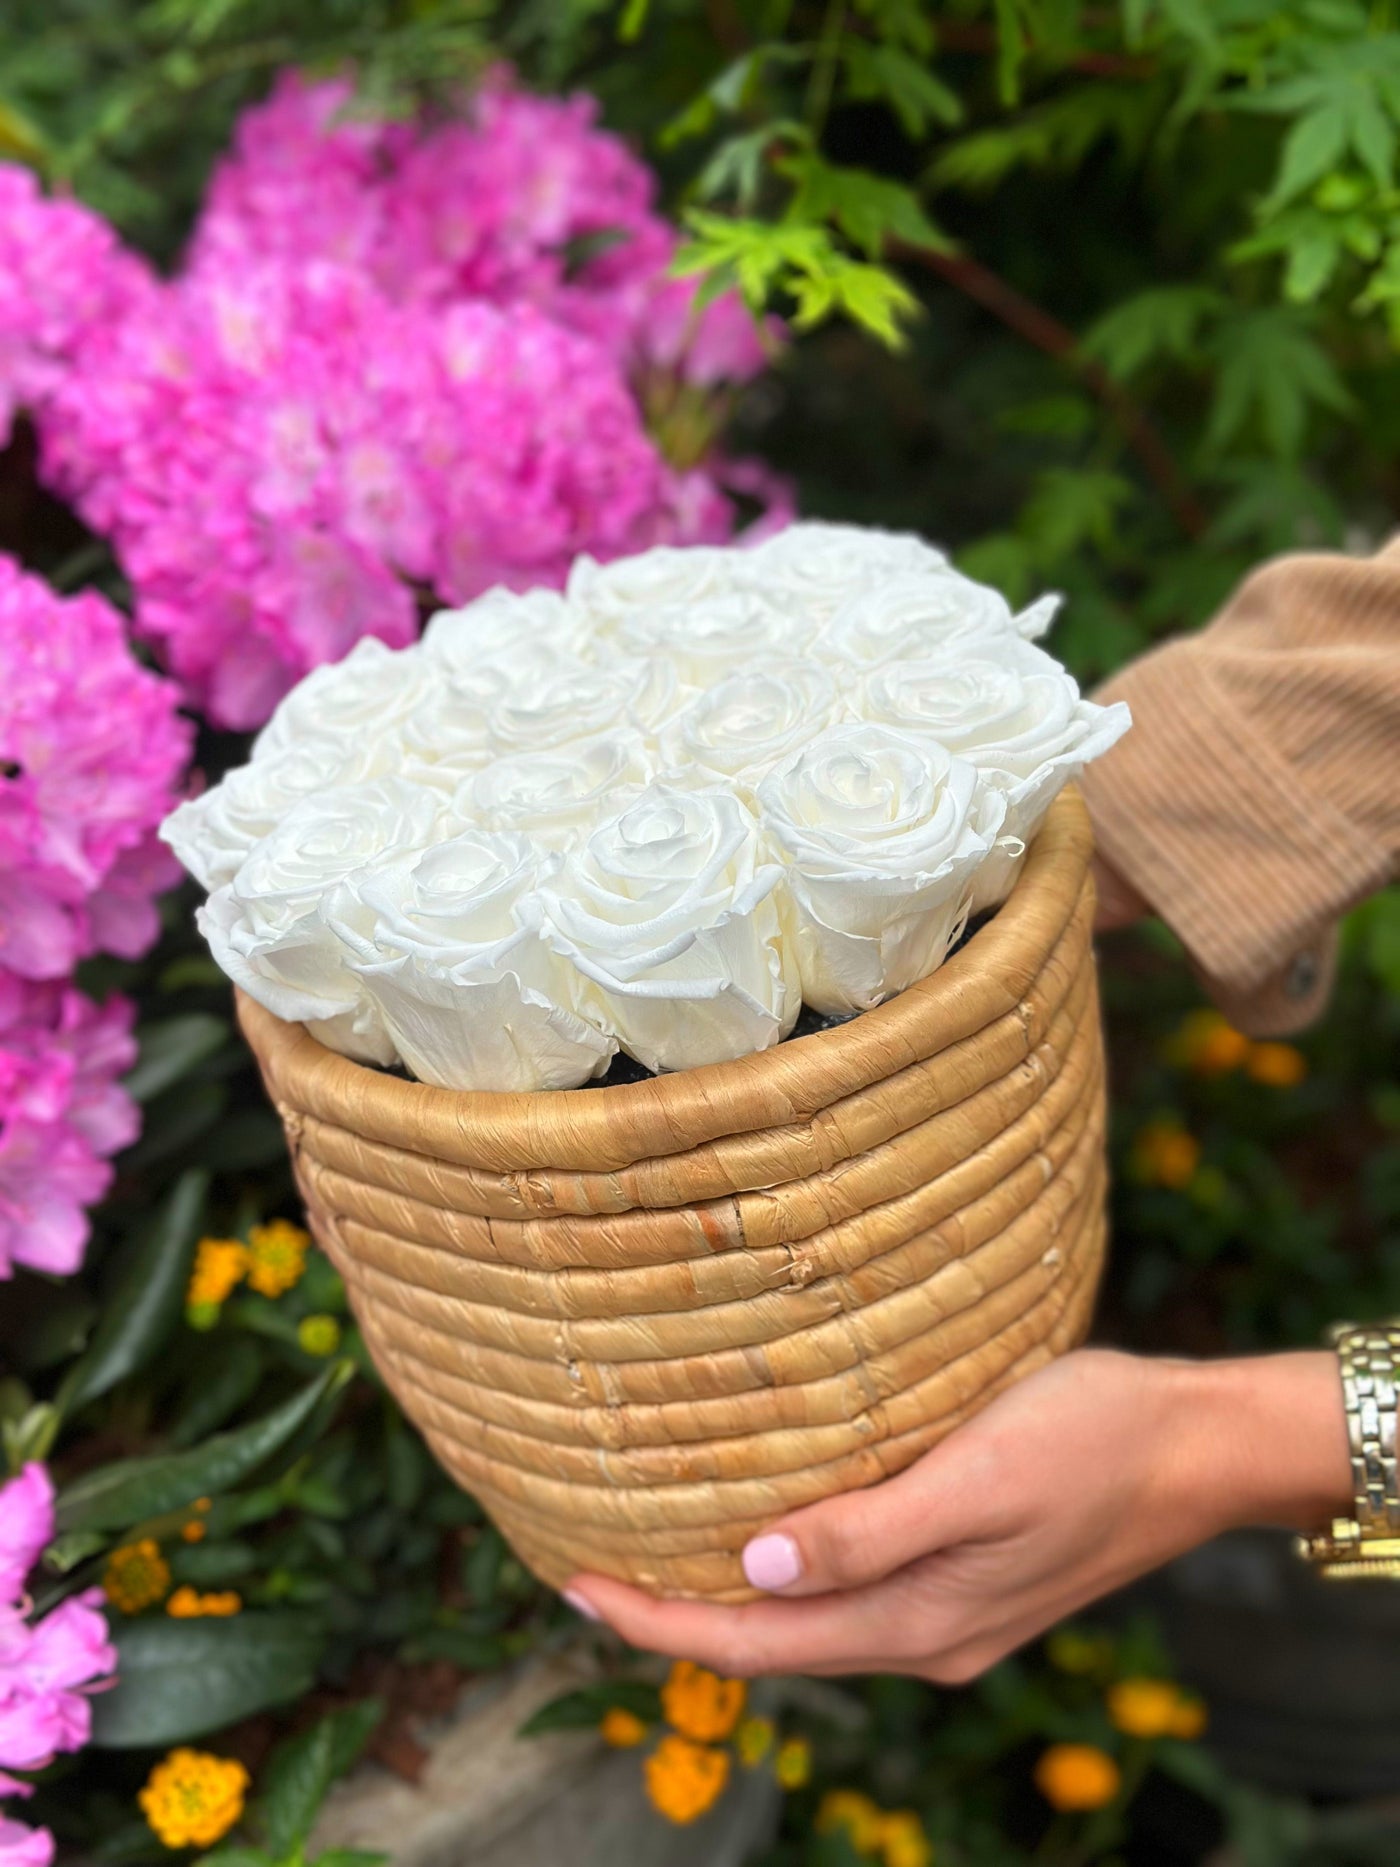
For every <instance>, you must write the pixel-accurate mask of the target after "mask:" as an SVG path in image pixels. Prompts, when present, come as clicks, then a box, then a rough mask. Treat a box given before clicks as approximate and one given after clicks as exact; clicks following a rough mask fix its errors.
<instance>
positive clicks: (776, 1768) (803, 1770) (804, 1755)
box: [773, 1737, 812, 1789]
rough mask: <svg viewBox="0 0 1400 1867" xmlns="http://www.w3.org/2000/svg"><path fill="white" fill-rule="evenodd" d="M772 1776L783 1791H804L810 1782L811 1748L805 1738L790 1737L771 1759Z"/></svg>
mask: <svg viewBox="0 0 1400 1867" xmlns="http://www.w3.org/2000/svg"><path fill="white" fill-rule="evenodd" d="M773 1774H774V1776H776V1777H777V1779H778V1782H779V1784H780V1786H781V1787H782V1788H784V1789H805V1788H806V1787H807V1785H808V1783H810V1782H811V1780H812V1746H811V1745H810V1744H809V1743H808V1742H807V1740H806V1738H805V1737H790V1738H789V1739H788V1740H787V1742H786V1743H785V1744H783V1745H781V1746H780V1747H779V1750H778V1754H777V1756H776V1757H774V1759H773Z"/></svg>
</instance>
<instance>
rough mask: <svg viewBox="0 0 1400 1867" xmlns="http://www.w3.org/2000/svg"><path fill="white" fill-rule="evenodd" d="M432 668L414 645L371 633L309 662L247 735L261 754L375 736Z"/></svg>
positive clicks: (419, 691) (408, 704)
mask: <svg viewBox="0 0 1400 1867" xmlns="http://www.w3.org/2000/svg"><path fill="white" fill-rule="evenodd" d="M433 679H434V676H433V671H432V669H431V668H430V667H429V665H428V663H427V662H426V661H425V660H424V658H423V655H422V652H421V650H420V649H418V648H416V647H415V648H398V649H394V648H386V647H385V646H384V644H383V642H381V641H380V640H379V639H378V638H377V637H376V636H373V635H367V636H364V637H362V639H361V640H360V641H358V642H356V644H355V646H354V647H353V648H352V649H351V650H350V653H349V654H348V655H347V656H346V657H345V659H344V660H343V661H335V662H331V663H329V664H328V665H327V666H326V667H323V668H313V669H312V671H311V673H310V674H308V675H307V676H306V677H305V678H304V679H303V680H301V681H298V683H297V685H296V686H295V687H294V688H293V689H292V691H291V692H290V693H289V694H288V695H287V696H286V697H285V698H284V699H283V700H281V701H279V703H278V705H277V709H276V711H275V712H274V713H273V715H272V718H271V719H270V720H269V721H268V722H267V725H266V726H264V727H263V729H262V731H261V732H260V733H259V734H258V736H257V738H256V739H255V740H254V741H253V757H254V758H256V759H261V758H267V757H269V756H270V755H271V754H272V753H274V752H286V751H288V750H289V749H290V748H291V747H293V746H297V745H309V744H310V743H311V742H312V741H313V740H323V739H329V740H335V741H338V742H339V743H341V744H344V745H351V744H356V743H360V742H363V741H365V740H374V741H379V740H380V739H381V738H382V735H383V734H384V732H385V729H386V728H387V727H389V726H392V725H393V723H394V722H395V721H396V720H399V719H402V718H403V716H404V714H406V713H407V712H409V711H410V710H411V709H412V708H413V707H414V706H416V705H417V703H418V701H419V700H420V699H421V698H422V697H423V695H424V694H425V693H426V692H427V691H428V688H429V687H430V686H431V684H432V681H433Z"/></svg>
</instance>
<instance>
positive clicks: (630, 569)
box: [567, 545, 736, 631]
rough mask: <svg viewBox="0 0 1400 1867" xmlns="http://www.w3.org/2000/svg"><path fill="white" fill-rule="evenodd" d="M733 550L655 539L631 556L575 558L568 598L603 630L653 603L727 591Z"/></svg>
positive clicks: (670, 605) (702, 598)
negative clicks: (601, 561)
mask: <svg viewBox="0 0 1400 1867" xmlns="http://www.w3.org/2000/svg"><path fill="white" fill-rule="evenodd" d="M734 559H735V553H734V552H733V551H727V550H725V549H723V548H722V547H721V546H718V545H691V546H689V547H687V548H684V549H682V548H680V547H677V546H675V545H656V546H654V547H653V548H652V549H651V550H650V551H641V552H638V553H637V554H636V555H635V556H634V557H626V558H615V559H614V560H613V562H612V563H611V564H598V563H596V562H595V561H594V560H593V559H592V558H591V557H579V558H575V559H574V564H573V568H572V570H570V572H569V581H568V587H567V594H568V599H569V602H570V603H571V604H573V605H574V607H575V608H576V609H577V610H578V611H579V612H580V613H581V614H583V615H585V616H587V617H589V618H590V619H591V620H592V622H593V623H594V625H595V626H596V627H597V628H599V629H602V630H605V631H607V630H612V629H614V628H616V626H617V625H618V624H619V623H620V622H625V621H626V620H627V619H628V618H629V617H632V616H637V615H645V614H646V613H647V612H649V611H651V610H654V609H686V608H688V607H690V606H691V605H692V604H695V605H700V604H704V603H709V602H712V601H713V600H714V599H715V598H716V597H723V596H727V595H728V594H729V593H730V592H731V591H732V590H733V589H734V588H735V587H736V586H735V568H734Z"/></svg>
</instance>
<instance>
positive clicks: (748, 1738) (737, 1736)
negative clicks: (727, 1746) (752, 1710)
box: [734, 1718, 774, 1770]
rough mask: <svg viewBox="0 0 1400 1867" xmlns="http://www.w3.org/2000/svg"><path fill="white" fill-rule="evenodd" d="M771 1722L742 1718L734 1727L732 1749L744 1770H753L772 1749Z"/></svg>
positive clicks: (770, 1720) (762, 1719) (769, 1719)
mask: <svg viewBox="0 0 1400 1867" xmlns="http://www.w3.org/2000/svg"><path fill="white" fill-rule="evenodd" d="M773 1735H774V1733H773V1720H772V1719H771V1718H744V1719H741V1720H740V1722H739V1724H738V1725H737V1726H736V1727H735V1731H734V1748H735V1750H736V1751H737V1752H738V1753H739V1761H740V1763H742V1764H743V1766H744V1768H745V1769H746V1770H755V1769H757V1768H758V1766H759V1764H760V1763H762V1761H763V1759H764V1758H765V1757H766V1756H767V1755H768V1753H769V1751H770V1750H771V1749H772V1748H773Z"/></svg>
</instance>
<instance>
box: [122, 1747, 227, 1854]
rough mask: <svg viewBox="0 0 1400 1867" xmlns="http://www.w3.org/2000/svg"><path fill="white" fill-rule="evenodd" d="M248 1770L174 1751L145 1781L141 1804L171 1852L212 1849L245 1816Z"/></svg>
mask: <svg viewBox="0 0 1400 1867" xmlns="http://www.w3.org/2000/svg"><path fill="white" fill-rule="evenodd" d="M247 1793H248V1772H247V1771H246V1770H245V1769H244V1767H243V1765H242V1764H241V1763H235V1762H234V1761H233V1760H232V1758H229V1757H213V1756H210V1754H209V1752H208V1751H205V1750H185V1749H180V1750H172V1751H171V1752H170V1755H169V1756H168V1757H166V1758H165V1759H164V1760H163V1761H162V1762H160V1763H158V1764H157V1765H156V1767H155V1768H154V1769H153V1770H152V1771H151V1774H150V1775H149V1776H148V1777H147V1779H146V1787H145V1788H144V1789H143V1790H142V1791H141V1794H140V1795H139V1796H138V1798H137V1800H138V1801H139V1802H140V1804H141V1808H142V1812H143V1813H144V1815H145V1817H146V1820H147V1821H148V1822H149V1823H150V1825H151V1827H152V1828H153V1829H154V1830H155V1832H156V1835H157V1836H158V1838H159V1839H160V1840H161V1841H163V1842H164V1843H165V1845H166V1847H168V1848H210V1847H213V1845H214V1843H215V1842H216V1841H218V1840H221V1839H222V1837H223V1836H224V1835H226V1834H227V1833H228V1831H229V1829H230V1828H232V1827H233V1825H234V1823H235V1822H236V1821H237V1820H238V1818H239V1816H240V1815H241V1814H242V1813H243V1803H244V1799H245V1797H246V1796H247Z"/></svg>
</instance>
